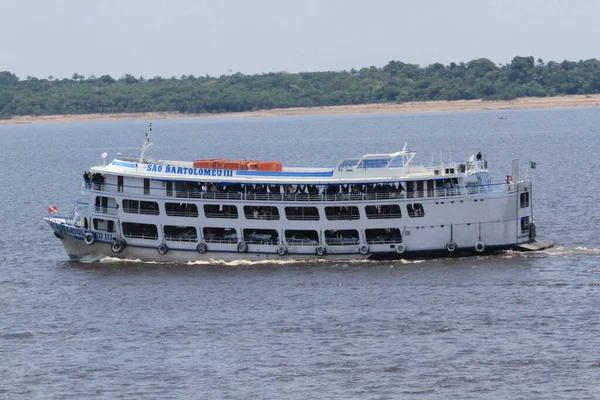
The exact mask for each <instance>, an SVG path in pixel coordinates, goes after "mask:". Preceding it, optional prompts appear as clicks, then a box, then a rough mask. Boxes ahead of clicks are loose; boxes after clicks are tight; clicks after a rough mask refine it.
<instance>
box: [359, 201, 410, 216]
mask: <svg viewBox="0 0 600 400" xmlns="http://www.w3.org/2000/svg"><path fill="white" fill-rule="evenodd" d="M365 212H366V213H367V218H369V219H380V218H402V211H400V206H399V205H397V204H383V205H378V206H366V207H365Z"/></svg>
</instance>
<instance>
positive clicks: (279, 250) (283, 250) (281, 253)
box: [277, 246, 287, 256]
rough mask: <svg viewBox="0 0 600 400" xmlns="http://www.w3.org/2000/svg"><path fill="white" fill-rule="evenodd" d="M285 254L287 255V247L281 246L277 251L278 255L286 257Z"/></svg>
mask: <svg viewBox="0 0 600 400" xmlns="http://www.w3.org/2000/svg"><path fill="white" fill-rule="evenodd" d="M285 253H287V248H286V247H285V246H279V248H278V249H277V254H279V255H280V256H284V255H285Z"/></svg>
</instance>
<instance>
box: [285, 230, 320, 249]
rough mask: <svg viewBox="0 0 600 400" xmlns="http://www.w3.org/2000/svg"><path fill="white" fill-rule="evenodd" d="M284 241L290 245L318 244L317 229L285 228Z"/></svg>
mask: <svg viewBox="0 0 600 400" xmlns="http://www.w3.org/2000/svg"><path fill="white" fill-rule="evenodd" d="M285 241H286V242H287V244H289V245H290V246H316V245H318V244H319V234H318V233H317V231H309V230H287V231H285Z"/></svg>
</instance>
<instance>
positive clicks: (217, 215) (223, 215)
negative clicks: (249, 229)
mask: <svg viewBox="0 0 600 400" xmlns="http://www.w3.org/2000/svg"><path fill="white" fill-rule="evenodd" d="M204 215H205V216H206V218H229V219H237V218H239V216H238V214H237V213H236V214H234V213H231V214H230V213H227V212H221V213H207V212H205V213H204Z"/></svg>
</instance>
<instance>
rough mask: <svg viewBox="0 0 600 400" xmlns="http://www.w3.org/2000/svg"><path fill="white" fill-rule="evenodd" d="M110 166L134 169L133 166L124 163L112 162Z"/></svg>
mask: <svg viewBox="0 0 600 400" xmlns="http://www.w3.org/2000/svg"><path fill="white" fill-rule="evenodd" d="M111 164H112V165H116V166H119V167H127V168H135V164H133V163H130V162H125V161H113V162H111Z"/></svg>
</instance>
